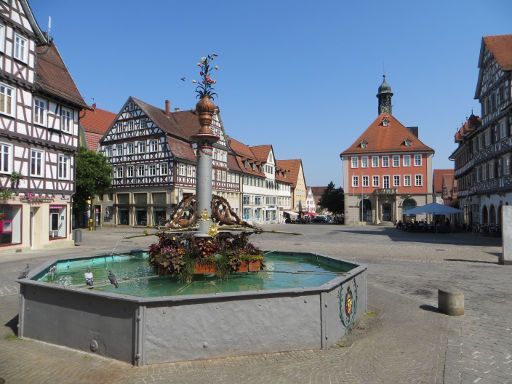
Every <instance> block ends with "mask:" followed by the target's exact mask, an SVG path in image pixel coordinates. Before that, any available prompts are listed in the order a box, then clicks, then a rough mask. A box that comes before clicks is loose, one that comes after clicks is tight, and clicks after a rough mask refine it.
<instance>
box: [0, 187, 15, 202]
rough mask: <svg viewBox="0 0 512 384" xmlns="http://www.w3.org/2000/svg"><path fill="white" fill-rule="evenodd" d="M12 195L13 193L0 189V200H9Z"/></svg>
mask: <svg viewBox="0 0 512 384" xmlns="http://www.w3.org/2000/svg"><path fill="white" fill-rule="evenodd" d="M12 193H13V192H12V191H10V190H8V189H0V200H9V199H10V198H11V196H12Z"/></svg>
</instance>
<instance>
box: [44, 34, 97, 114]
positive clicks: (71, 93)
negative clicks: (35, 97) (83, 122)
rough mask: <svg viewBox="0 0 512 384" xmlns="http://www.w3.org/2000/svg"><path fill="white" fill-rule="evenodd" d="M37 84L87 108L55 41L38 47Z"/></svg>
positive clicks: (45, 91)
mask: <svg viewBox="0 0 512 384" xmlns="http://www.w3.org/2000/svg"><path fill="white" fill-rule="evenodd" d="M36 54H37V60H36V86H37V87H38V88H39V89H40V90H41V91H42V92H44V93H47V94H50V95H52V96H54V97H59V98H62V99H64V100H66V101H67V102H69V103H70V104H73V105H75V106H77V107H79V108H87V104H86V103H85V101H84V99H83V98H82V95H80V92H79V91H78V88H77V87H76V85H75V82H74V81H73V78H72V77H71V75H70V74H69V71H68V69H67V68H66V65H65V64H64V61H63V60H62V57H61V56H60V54H59V51H58V50H57V47H56V46H55V44H54V43H51V44H50V45H49V46H48V45H41V46H38V47H36Z"/></svg>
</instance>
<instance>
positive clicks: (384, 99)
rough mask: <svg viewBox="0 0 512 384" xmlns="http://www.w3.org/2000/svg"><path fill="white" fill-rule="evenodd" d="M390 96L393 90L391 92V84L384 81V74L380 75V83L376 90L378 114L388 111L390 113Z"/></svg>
mask: <svg viewBox="0 0 512 384" xmlns="http://www.w3.org/2000/svg"><path fill="white" fill-rule="evenodd" d="M392 96H393V92H391V86H390V85H389V84H388V83H387V82H386V75H382V84H381V85H380V87H379V90H378V92H377V99H379V107H378V112H379V115H380V114H381V113H389V114H390V115H391V114H392V107H391V97H392Z"/></svg>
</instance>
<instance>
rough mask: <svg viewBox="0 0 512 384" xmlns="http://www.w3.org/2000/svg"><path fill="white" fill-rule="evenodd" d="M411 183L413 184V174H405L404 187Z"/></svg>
mask: <svg viewBox="0 0 512 384" xmlns="http://www.w3.org/2000/svg"><path fill="white" fill-rule="evenodd" d="M407 180H408V181H407ZM411 185H412V180H411V175H404V187H410V186H411Z"/></svg>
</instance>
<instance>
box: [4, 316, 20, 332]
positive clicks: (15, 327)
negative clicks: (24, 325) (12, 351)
mask: <svg viewBox="0 0 512 384" xmlns="http://www.w3.org/2000/svg"><path fill="white" fill-rule="evenodd" d="M18 319H19V316H18V315H16V316H14V317H13V318H12V319H11V320H9V321H8V322H7V323H5V324H4V325H5V326H6V327H9V328H11V331H12V333H14V334H15V335H16V336H18Z"/></svg>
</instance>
